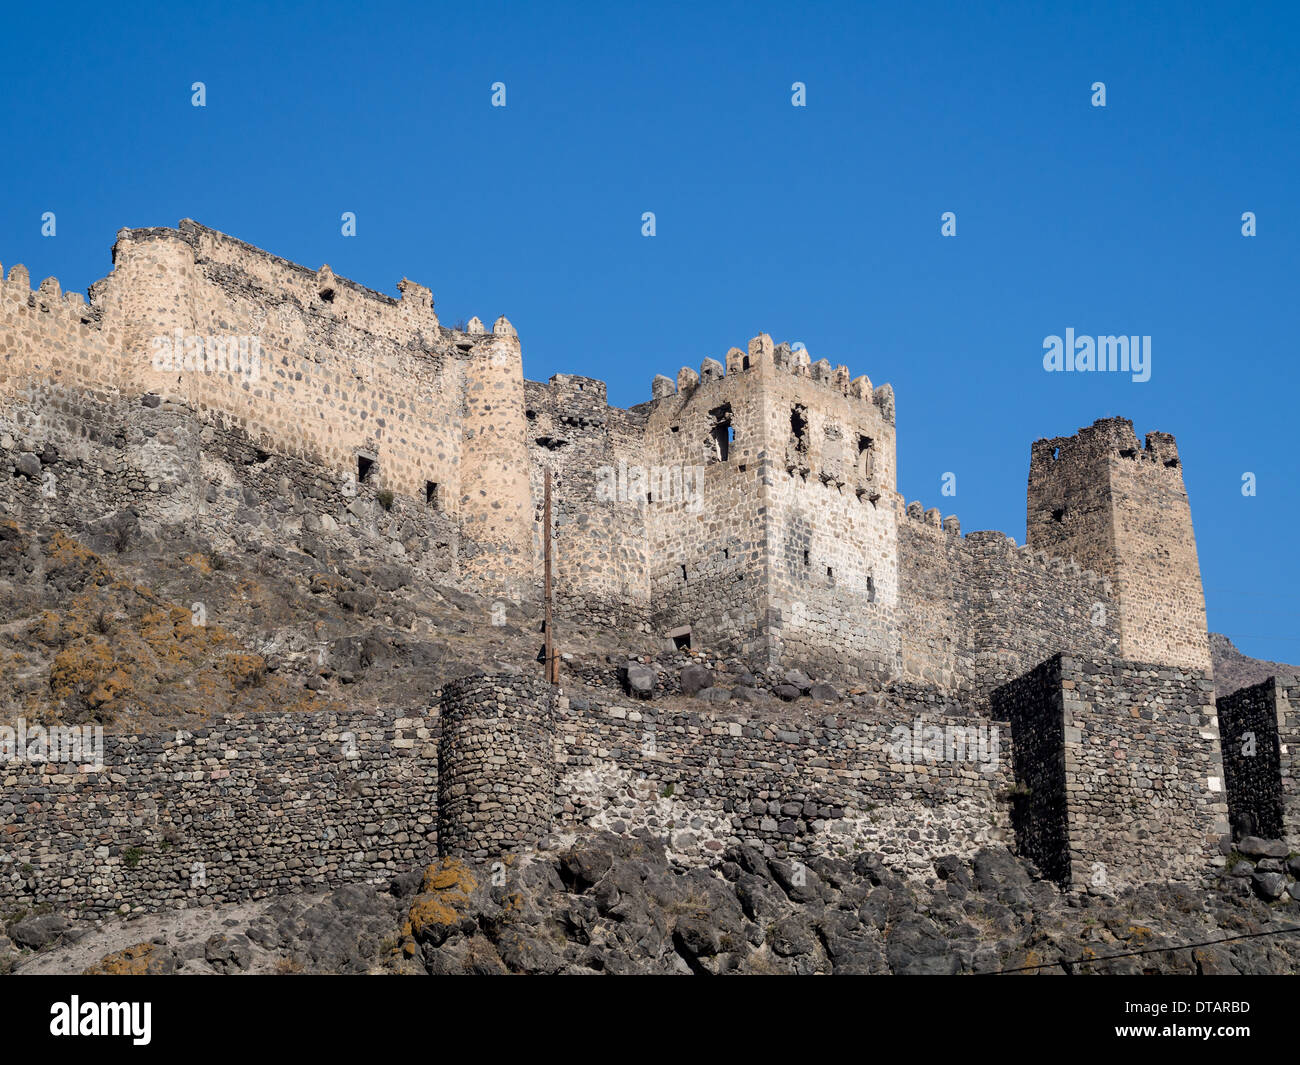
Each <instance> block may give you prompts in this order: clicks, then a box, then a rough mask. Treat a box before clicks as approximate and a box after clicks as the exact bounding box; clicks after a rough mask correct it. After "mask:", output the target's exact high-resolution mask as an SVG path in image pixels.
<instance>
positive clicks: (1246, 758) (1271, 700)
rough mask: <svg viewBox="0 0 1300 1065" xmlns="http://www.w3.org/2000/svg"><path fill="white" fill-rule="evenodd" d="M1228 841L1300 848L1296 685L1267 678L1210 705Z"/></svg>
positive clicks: (1299, 691)
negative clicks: (1249, 839)
mask: <svg viewBox="0 0 1300 1065" xmlns="http://www.w3.org/2000/svg"><path fill="white" fill-rule="evenodd" d="M1216 705H1217V707H1218V711H1219V735H1220V739H1221V743H1222V748H1223V771H1224V777H1225V780H1226V783H1227V794H1228V812H1229V815H1230V819H1231V822H1232V828H1233V835H1234V837H1236V838H1241V837H1242V836H1261V837H1263V838H1264V839H1285V840H1287V841H1288V842H1290V843H1292V844H1293V845H1300V787H1298V785H1297V780H1296V775H1295V766H1296V753H1295V752H1296V747H1297V744H1300V683H1297V681H1296V680H1295V678H1293V677H1270V678H1269V679H1268V680H1266V681H1264V682H1263V683H1261V684H1255V685H1252V686H1251V687H1247V688H1242V689H1240V690H1239V691H1236V692H1234V693H1232V694H1231V695H1226V696H1224V697H1222V698H1220V699H1218V700H1216Z"/></svg>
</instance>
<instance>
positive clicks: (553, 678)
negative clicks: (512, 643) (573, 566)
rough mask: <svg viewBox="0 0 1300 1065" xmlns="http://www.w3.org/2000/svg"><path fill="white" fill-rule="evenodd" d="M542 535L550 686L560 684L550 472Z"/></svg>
mask: <svg viewBox="0 0 1300 1065" xmlns="http://www.w3.org/2000/svg"><path fill="white" fill-rule="evenodd" d="M542 535H543V536H545V537H546V547H545V552H544V555H543V557H544V559H545V564H544V569H543V574H544V575H543V578H542V580H543V589H542V595H543V597H544V598H545V599H546V650H545V652H544V654H545V658H546V679H547V680H548V681H550V682H551V683H552V684H558V683H559V682H560V671H559V668H558V666H559V663H558V662H557V661H556V658H555V641H554V638H553V637H552V634H551V625H552V617H551V470H550V467H547V470H546V495H545V504H544V506H543V509H542Z"/></svg>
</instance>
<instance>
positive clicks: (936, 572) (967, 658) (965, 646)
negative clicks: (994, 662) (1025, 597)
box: [897, 501, 976, 691]
mask: <svg viewBox="0 0 1300 1065" xmlns="http://www.w3.org/2000/svg"><path fill="white" fill-rule="evenodd" d="M898 509H899V511H900V513H899V515H898V518H897V521H898V614H899V629H900V632H901V636H902V655H903V676H904V677H905V678H907V679H908V680H913V681H918V682H922V683H929V684H937V685H940V686H942V687H944V688H947V689H949V690H953V691H956V690H959V689H970V688H971V687H973V686H974V684H975V655H976V647H975V640H976V634H975V632H974V629H973V624H974V617H973V615H974V605H973V603H972V586H973V583H974V554H975V553H974V550H973V546H972V544H971V543H970V542H969V541H967V540H964V539H963V538H962V536H961V530H960V528H958V527H955V519H949V527H948V528H944V527H943V526H942V525H939V524H937V523H936V520H935V516H937V514H938V511H934V510H931V511H930V512H929V513H930V514H931V516H932V517H931V519H930V520H929V521H926V520H924V519H923V518H922V517H919V516H916V513H915V512H916V511H917V510H919V509H920V504H919V503H916V504H913V505H912V510H913V515H912V516H909V515H908V513H907V511H905V510H903V508H902V506H901V501H900V505H899V508H898Z"/></svg>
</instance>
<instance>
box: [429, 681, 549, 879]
mask: <svg viewBox="0 0 1300 1065" xmlns="http://www.w3.org/2000/svg"><path fill="white" fill-rule="evenodd" d="M553 701H554V696H553V694H552V689H551V686H550V685H549V684H548V683H547V682H546V681H544V680H543V679H542V678H541V677H540V676H537V675H533V674H522V673H521V674H492V675H488V674H483V673H476V674H474V675H473V676H470V677H465V678H461V679H457V680H454V681H450V682H448V683H447V684H446V685H445V686H444V688H443V700H442V735H441V739H440V740H439V744H438V781H439V794H438V826H439V829H438V830H439V846H440V848H441V851H442V853H443V854H461V855H471V856H473V857H487V856H489V855H493V854H500V853H502V852H503V851H508V850H514V849H516V848H519V847H526V846H529V845H531V844H533V843H536V842H537V840H538V839H540V838H541V837H542V836H543V835H544V834H545V833H546V832H547V831H548V830H549V829H550V827H551V805H552V798H553V795H554V793H555V725H554V709H553Z"/></svg>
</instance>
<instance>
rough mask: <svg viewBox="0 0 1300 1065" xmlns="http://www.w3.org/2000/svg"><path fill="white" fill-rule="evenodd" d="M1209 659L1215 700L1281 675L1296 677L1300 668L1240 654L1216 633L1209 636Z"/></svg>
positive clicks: (1227, 640)
mask: <svg viewBox="0 0 1300 1065" xmlns="http://www.w3.org/2000/svg"><path fill="white" fill-rule="evenodd" d="M1210 658H1211V660H1212V662H1213V665H1214V685H1215V694H1216V695H1219V696H1224V695H1231V694H1232V693H1233V692H1235V691H1237V689H1239V688H1246V687H1249V686H1250V685H1252V684H1259V683H1260V682H1261V681H1265V680H1268V678H1269V677H1275V676H1277V675H1278V674H1281V673H1287V674H1291V675H1296V674H1300V666H1288V665H1286V664H1285V663H1283V662H1265V661H1264V660H1263V659H1260V658H1251V657H1250V656H1249V655H1244V654H1242V653H1241V652H1240V651H1238V650H1237V648H1236V647H1235V646H1233V643H1232V641H1231V640H1230V639H1228V637H1226V636H1224V635H1223V634H1222V633H1218V632H1212V633H1210Z"/></svg>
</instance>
